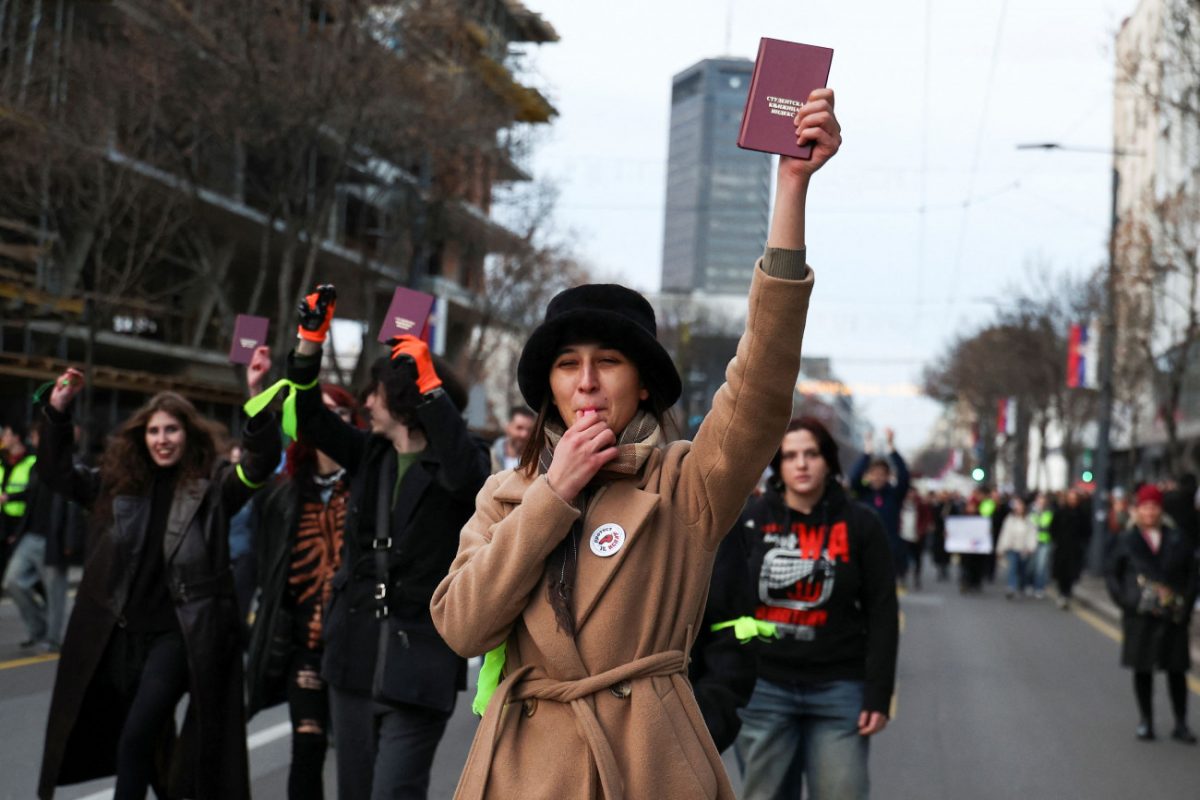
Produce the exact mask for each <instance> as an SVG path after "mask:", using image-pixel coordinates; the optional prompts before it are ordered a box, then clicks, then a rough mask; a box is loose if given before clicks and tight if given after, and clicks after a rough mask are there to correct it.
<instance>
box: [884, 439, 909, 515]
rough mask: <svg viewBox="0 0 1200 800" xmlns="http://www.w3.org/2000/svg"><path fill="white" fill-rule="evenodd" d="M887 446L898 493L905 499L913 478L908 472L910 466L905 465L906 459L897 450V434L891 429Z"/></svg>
mask: <svg viewBox="0 0 1200 800" xmlns="http://www.w3.org/2000/svg"><path fill="white" fill-rule="evenodd" d="M887 446H888V460H889V461H891V462H892V469H894V470H895V471H896V491H897V492H898V493H899V495H900V497H901V499H903V498H904V496H905V495H907V494H908V487H909V486H911V485H912V476H911V475H910V474H909V472H908V464H906V463H905V461H904V457H903V456H901V455H900V451H899V450H897V449H896V434H895V433H894V432H893V431H892V429H891V428H888V429H887Z"/></svg>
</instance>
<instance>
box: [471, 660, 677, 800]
mask: <svg viewBox="0 0 1200 800" xmlns="http://www.w3.org/2000/svg"><path fill="white" fill-rule="evenodd" d="M532 669H533V666H532V665H527V666H524V667H521V668H520V669H518V670H517V671H516V672H514V673H513V674H512V675H509V676H508V677H507V678H505V679H504V681H502V682H501V683H500V685H499V686H498V687H496V694H495V695H493V696H492V700H491V702H490V703H488V707H487V711H486V712H485V713H484V715H483V722H481V723H480V730H479V733H478V734H477V737H476V742H477V743H478V744H479V745H480V747H481V748H482V750H481V752H478V753H474V752H473V753H472V754H471V758H470V760H469V761H468V763H467V767H466V769H465V770H464V772H463V779H464V780H463V783H462V784H461V785H460V786H459V787H458V791H457V792H455V798H456V800H482V798H483V797H484V793H485V791H486V789H487V777H488V773H490V772H491V767H492V759H493V757H494V753H495V748H496V737H497V734H498V733H499V731H500V717H501V714H502V712H503V710H504V707H505V706H506V705H507V704H508V703H510V702H516V701H519V700H547V701H550V702H554V703H567V704H569V705H570V706H571V711H572V712H573V713H574V714H575V720H576V721H577V722H578V723H579V729H580V730H581V731H582V732H583V736H584V739H585V741H586V742H587V746H588V750H589V751H591V754H592V759H593V760H594V761H595V762H596V770H597V771H598V772H599V773H600V786H601V788H602V789H603V791H604V797H605V798H606V800H623V798H624V797H625V787H624V784H623V781H622V780H621V771H620V769H619V768H618V767H617V759H616V756H615V755H613V750H612V745H610V744H609V743H608V738H607V737H606V736H605V734H604V729H603V728H601V727H600V721H599V720H598V719H596V712H595V711H593V710H592V707H591V705H589V704H588V702H587V698H588V697H590V696H591V695H593V694H595V693H597V692H601V691H604V690H605V689H608V688H610V687H612V686H615V685H616V684H618V683H621V682H622V681H628V680H633V679H634V678H652V677H657V676H661V675H671V676H675V675H678V676H682V675H683V674H684V673H686V672H687V656H686V655H685V654H684V652H683V651H682V650H668V651H667V652H665V653H655V654H654V655H651V656H646V657H645V658H639V659H637V660H636V661H630V662H629V663H627V664H622V665H621V666H619V667H614V668H612V669H610V670H607V671H605V672H601V673H599V674H597V675H589V676H588V677H586V678H580V679H579V680H575V681H556V680H553V679H551V678H529V677H527V676H528V675H529V673H530V671H532ZM476 758H479V759H482V760H483V762H484V764H486V767H485V769H483V770H479V771H476V770H473V769H472V768H471V766H472V765H471V763H470V761H474V760H475V759H476ZM474 776H479V777H474Z"/></svg>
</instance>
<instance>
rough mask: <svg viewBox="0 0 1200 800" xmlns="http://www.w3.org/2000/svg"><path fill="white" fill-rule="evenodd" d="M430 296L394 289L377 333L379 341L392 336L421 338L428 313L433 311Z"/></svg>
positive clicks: (403, 288) (427, 319) (384, 340)
mask: <svg viewBox="0 0 1200 800" xmlns="http://www.w3.org/2000/svg"><path fill="white" fill-rule="evenodd" d="M433 301H434V298H433V296H432V295H428V294H425V293H424V292H418V291H416V290H415V289H408V288H406V287H404V286H400V287H397V288H396V292H395V294H393V295H392V303H391V305H389V306H388V310H387V316H386V317H384V318H383V327H382V328H381V329H380V331H379V341H381V342H386V341H387V340H388V339H391V338H392V337H393V336H404V335H411V336H416V337H417V338H421V337H422V335H423V334H424V333H425V328H426V327H427V325H428V324H429V312H430V311H432V310H433Z"/></svg>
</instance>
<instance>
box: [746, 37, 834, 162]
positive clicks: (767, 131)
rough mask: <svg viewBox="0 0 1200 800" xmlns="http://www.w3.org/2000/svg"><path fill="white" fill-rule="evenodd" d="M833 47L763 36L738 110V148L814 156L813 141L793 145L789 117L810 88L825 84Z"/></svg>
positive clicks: (805, 157) (831, 60)
mask: <svg viewBox="0 0 1200 800" xmlns="http://www.w3.org/2000/svg"><path fill="white" fill-rule="evenodd" d="M832 63H833V51H832V50H830V49H829V48H828V47H816V46H814V45H810V44H799V43H797V42H785V41H783V40H781V39H766V38H764V39H761V40H759V43H758V58H757V59H755V61H754V75H753V77H751V79H750V91H749V93H748V94H747V95H746V109H745V111H743V112H742V127H741V130H740V131H739V132H738V141H737V143H738V147H740V148H742V149H743V150H759V151H761V152H764V153H775V154H777V155H781V156H791V157H792V158H803V159H809V158H812V144H811V143H809V144H805V145H804V146H803V147H801V146H800V145H798V144H796V128H795V125H793V123H792V120H793V119H794V118H795V116H796V114H797V113H798V112H799V111H800V109H801V108H802V107H803V106H804V103H805V101H807V100H808V95H809V93H810V92H812V90H813V89H822V88H824V87H825V85H826V84H827V83H828V82H829V67H830V65H831V64H832Z"/></svg>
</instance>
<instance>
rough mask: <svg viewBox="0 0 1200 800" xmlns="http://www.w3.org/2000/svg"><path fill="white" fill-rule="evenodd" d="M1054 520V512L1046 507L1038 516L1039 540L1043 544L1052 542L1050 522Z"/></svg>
mask: <svg viewBox="0 0 1200 800" xmlns="http://www.w3.org/2000/svg"><path fill="white" fill-rule="evenodd" d="M1052 522H1054V512H1053V511H1051V510H1050V509H1046V510H1045V511H1043V512H1042V513H1040V514H1038V516H1037V523H1038V541H1039V542H1041V543H1042V544H1049V543H1050V523H1052Z"/></svg>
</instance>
